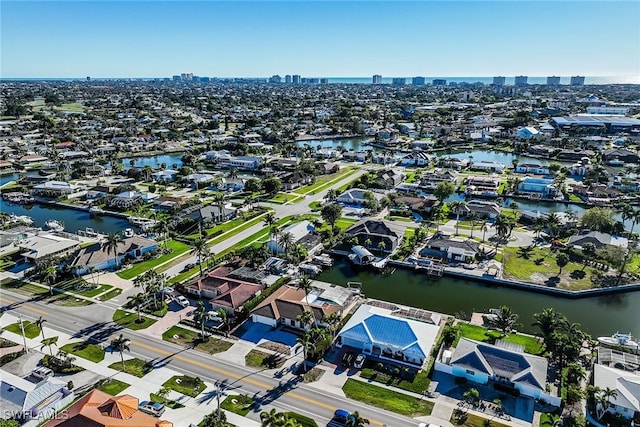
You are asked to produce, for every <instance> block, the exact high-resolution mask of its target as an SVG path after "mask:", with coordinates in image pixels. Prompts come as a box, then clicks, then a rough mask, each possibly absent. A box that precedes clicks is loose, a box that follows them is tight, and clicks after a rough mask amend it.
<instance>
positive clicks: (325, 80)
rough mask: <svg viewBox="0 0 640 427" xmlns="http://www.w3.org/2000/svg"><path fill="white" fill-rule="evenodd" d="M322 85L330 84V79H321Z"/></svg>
mask: <svg viewBox="0 0 640 427" xmlns="http://www.w3.org/2000/svg"><path fill="white" fill-rule="evenodd" d="M320 84H321V85H326V84H329V79H328V78H326V77H323V78H321V79H320Z"/></svg>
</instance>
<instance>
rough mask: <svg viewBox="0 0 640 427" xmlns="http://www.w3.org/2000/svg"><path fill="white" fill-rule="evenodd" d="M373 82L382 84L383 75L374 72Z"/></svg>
mask: <svg viewBox="0 0 640 427" xmlns="http://www.w3.org/2000/svg"><path fill="white" fill-rule="evenodd" d="M373 84H374V85H380V84H382V76H381V75H380V74H374V75H373Z"/></svg>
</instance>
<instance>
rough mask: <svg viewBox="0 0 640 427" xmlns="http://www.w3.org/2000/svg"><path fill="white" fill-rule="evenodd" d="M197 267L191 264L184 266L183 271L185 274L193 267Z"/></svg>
mask: <svg viewBox="0 0 640 427" xmlns="http://www.w3.org/2000/svg"><path fill="white" fill-rule="evenodd" d="M195 266H196V265H195V264H193V263H189V264H187V265H185V266H184V268H183V269H182V271H183V272H184V271H189V270H191V269H192V268H193V267H195Z"/></svg>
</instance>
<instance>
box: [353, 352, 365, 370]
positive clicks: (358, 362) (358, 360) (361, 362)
mask: <svg viewBox="0 0 640 427" xmlns="http://www.w3.org/2000/svg"><path fill="white" fill-rule="evenodd" d="M365 360H367V356H365V355H364V354H363V353H360V354H359V355H358V357H356V361H355V362H353V367H354V368H357V369H360V368H362V365H364V361H365Z"/></svg>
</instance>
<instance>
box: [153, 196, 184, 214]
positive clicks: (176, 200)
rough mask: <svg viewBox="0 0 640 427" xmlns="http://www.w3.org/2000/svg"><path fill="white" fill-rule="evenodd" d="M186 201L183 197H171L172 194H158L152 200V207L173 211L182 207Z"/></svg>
mask: <svg viewBox="0 0 640 427" xmlns="http://www.w3.org/2000/svg"><path fill="white" fill-rule="evenodd" d="M185 203H187V199H186V198H184V197H172V196H160V197H158V198H157V199H156V200H155V202H154V205H153V207H154V209H157V210H161V211H166V212H175V211H177V210H179V209H181V208H182V206H183V205H184V204H185Z"/></svg>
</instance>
